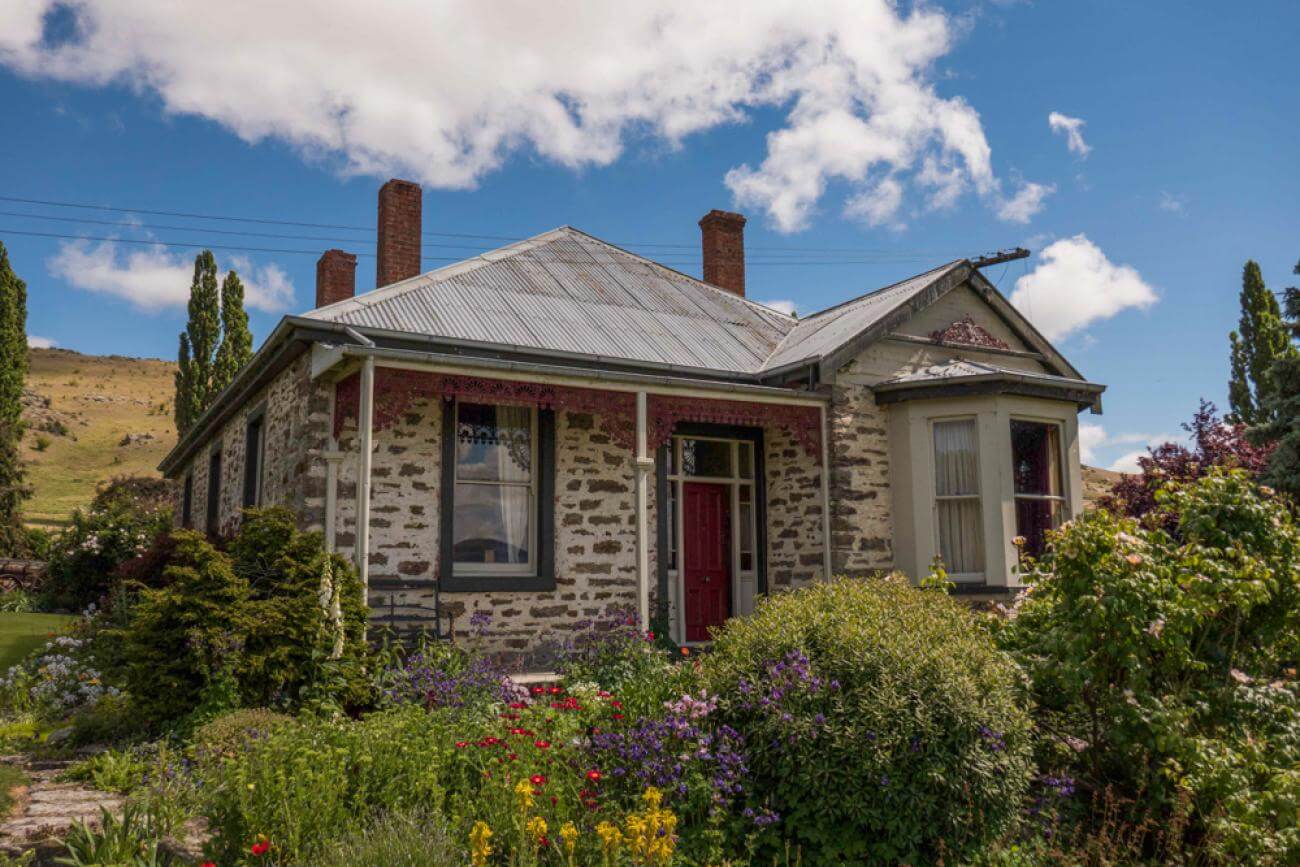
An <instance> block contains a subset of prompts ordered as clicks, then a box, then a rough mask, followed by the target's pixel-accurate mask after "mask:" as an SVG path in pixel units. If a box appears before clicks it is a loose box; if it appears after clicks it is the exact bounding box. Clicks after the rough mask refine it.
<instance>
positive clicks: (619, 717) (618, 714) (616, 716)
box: [611, 713, 623, 719]
mask: <svg viewBox="0 0 1300 867" xmlns="http://www.w3.org/2000/svg"><path fill="white" fill-rule="evenodd" d="M611 716H613V717H614V719H622V718H623V715H622V714H621V713H616V714H611Z"/></svg>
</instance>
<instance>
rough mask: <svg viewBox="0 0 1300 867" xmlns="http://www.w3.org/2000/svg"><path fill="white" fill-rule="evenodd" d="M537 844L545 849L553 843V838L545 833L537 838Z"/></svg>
mask: <svg viewBox="0 0 1300 867" xmlns="http://www.w3.org/2000/svg"><path fill="white" fill-rule="evenodd" d="M537 845H538V846H541V847H542V848H543V849H545V848H546V847H547V846H549V845H551V838H550V837H547V836H546V835H545V834H543V835H542V836H540V837H538V838H537Z"/></svg>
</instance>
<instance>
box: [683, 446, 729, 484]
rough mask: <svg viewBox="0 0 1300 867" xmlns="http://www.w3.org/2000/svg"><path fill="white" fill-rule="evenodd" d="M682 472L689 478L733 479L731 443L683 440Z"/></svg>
mask: <svg viewBox="0 0 1300 867" xmlns="http://www.w3.org/2000/svg"><path fill="white" fill-rule="evenodd" d="M682 472H683V473H684V474H685V475H688V476H707V477H709V478H721V479H729V478H731V443H729V442H722V441H719V440H692V439H684V440H682Z"/></svg>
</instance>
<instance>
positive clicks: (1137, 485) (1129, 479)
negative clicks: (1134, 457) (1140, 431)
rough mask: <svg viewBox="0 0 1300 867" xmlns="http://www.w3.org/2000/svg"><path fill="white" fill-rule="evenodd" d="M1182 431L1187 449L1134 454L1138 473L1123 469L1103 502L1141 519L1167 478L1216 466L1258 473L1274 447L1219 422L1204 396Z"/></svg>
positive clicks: (1185, 478) (1193, 475)
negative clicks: (1188, 442)
mask: <svg viewBox="0 0 1300 867" xmlns="http://www.w3.org/2000/svg"><path fill="white" fill-rule="evenodd" d="M1183 430H1185V431H1187V432H1188V433H1189V434H1191V435H1192V448H1190V449H1189V448H1187V447H1186V446H1184V445H1180V444H1178V443H1163V444H1161V445H1158V446H1155V447H1154V448H1151V449H1148V452H1149V454H1148V455H1146V456H1145V457H1140V458H1138V469H1139V472H1138V473H1136V474H1128V473H1125V474H1124V476H1123V477H1121V478H1120V480H1119V481H1118V482H1116V483H1115V485H1114V486H1113V487H1112V488H1111V491H1110V493H1109V494H1108V495H1106V496H1105V497H1103V498H1102V501H1101V504H1102V506H1104V507H1105V508H1107V509H1109V510H1111V511H1112V512H1115V513H1117V514H1120V515H1127V516H1129V517H1131V518H1142V517H1144V516H1146V515H1149V514H1152V513H1153V512H1154V511H1155V508H1156V492H1157V491H1159V490H1160V489H1161V488H1163V487H1164V486H1165V485H1166V484H1168V483H1169V482H1190V481H1193V480H1195V479H1199V478H1200V477H1201V476H1204V475H1205V474H1206V473H1208V472H1210V470H1212V469H1213V468H1215V467H1229V468H1236V469H1241V470H1245V471H1246V472H1247V473H1250V474H1251V475H1258V474H1259V473H1262V472H1263V471H1264V468H1265V467H1266V466H1267V465H1268V459H1269V455H1270V454H1271V453H1272V451H1273V447H1272V445H1271V444H1268V443H1259V444H1255V443H1253V442H1252V440H1251V439H1248V438H1247V429H1246V425H1244V424H1240V423H1238V424H1231V423H1229V422H1226V421H1222V420H1220V419H1219V416H1218V412H1217V410H1216V408H1215V406H1214V404H1212V403H1210V402H1209V401H1208V400H1202V401H1201V406H1200V409H1198V410H1197V411H1196V414H1195V415H1193V416H1192V420H1191V421H1190V422H1185V423H1184V424H1183Z"/></svg>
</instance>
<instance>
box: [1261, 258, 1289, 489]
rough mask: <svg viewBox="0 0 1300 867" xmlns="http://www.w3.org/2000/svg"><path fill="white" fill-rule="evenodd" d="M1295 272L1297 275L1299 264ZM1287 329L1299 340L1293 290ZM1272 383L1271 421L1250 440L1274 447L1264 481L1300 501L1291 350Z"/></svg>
mask: <svg viewBox="0 0 1300 867" xmlns="http://www.w3.org/2000/svg"><path fill="white" fill-rule="evenodd" d="M1294 271H1295V273H1296V274H1300V262H1298V263H1296V266H1295V269H1294ZM1286 326H1287V329H1288V331H1289V332H1290V335H1291V336H1292V337H1294V338H1296V339H1300V289H1297V288H1295V287H1291V288H1289V289H1287V290H1286ZM1273 381H1274V383H1276V389H1275V391H1274V393H1273V395H1272V398H1271V401H1272V402H1271V404H1270V413H1269V416H1270V419H1269V421H1267V422H1265V423H1264V424H1261V425H1259V426H1258V427H1255V428H1252V429H1251V432H1250V433H1251V438H1252V439H1253V440H1255V441H1256V442H1270V441H1271V442H1273V443H1275V444H1276V448H1275V449H1274V451H1273V453H1272V457H1271V458H1270V460H1269V463H1268V470H1267V472H1265V474H1264V481H1266V482H1267V483H1268V484H1270V485H1273V486H1274V487H1276V488H1278V489H1279V490H1282V491H1286V492H1287V493H1288V494H1290V495H1291V496H1293V497H1296V498H1297V499H1300V353H1296V352H1294V351H1292V352H1291V353H1290V354H1289V355H1286V356H1284V357H1282V358H1279V359H1278V360H1277V362H1276V363H1275V364H1274V366H1273Z"/></svg>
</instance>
